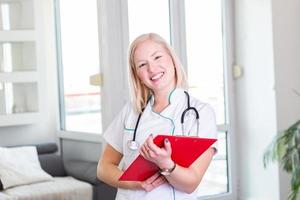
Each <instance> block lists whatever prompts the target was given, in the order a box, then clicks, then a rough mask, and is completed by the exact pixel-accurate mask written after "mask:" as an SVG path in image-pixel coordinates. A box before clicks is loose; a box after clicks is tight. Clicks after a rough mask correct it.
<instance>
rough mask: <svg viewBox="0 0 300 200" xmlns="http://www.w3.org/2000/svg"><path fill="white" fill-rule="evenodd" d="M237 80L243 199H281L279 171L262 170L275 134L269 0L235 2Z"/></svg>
mask: <svg viewBox="0 0 300 200" xmlns="http://www.w3.org/2000/svg"><path fill="white" fill-rule="evenodd" d="M235 35H236V42H235V43H236V47H235V48H236V49H235V51H236V62H237V63H238V64H239V65H241V66H242V67H243V70H244V75H243V76H242V77H241V78H240V79H238V80H236V81H235V90H236V91H235V92H236V104H237V105H236V111H237V113H236V120H237V121H236V126H237V127H236V133H237V135H238V138H237V141H238V144H237V151H238V152H237V153H238V159H237V165H238V166H237V168H238V169H239V172H238V175H237V177H238V180H239V183H238V185H239V188H238V196H239V199H256V200H270V199H272V200H276V199H279V183H278V182H279V178H278V166H277V165H273V166H271V167H269V168H268V169H264V167H263V162H262V158H263V152H264V150H265V149H266V146H267V145H268V143H269V142H270V141H271V140H272V138H273V137H274V136H275V135H276V130H277V127H276V104H275V91H274V81H275V80H274V63H273V60H274V57H273V56H274V55H273V33H272V13H271V1H270V0H250V1H249V0H237V1H236V4H235Z"/></svg>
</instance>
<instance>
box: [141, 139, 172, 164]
mask: <svg viewBox="0 0 300 200" xmlns="http://www.w3.org/2000/svg"><path fill="white" fill-rule="evenodd" d="M164 143H165V145H164V147H162V148H160V147H158V146H156V144H154V143H153V136H152V134H151V135H150V136H149V137H148V138H147V140H146V141H145V143H144V144H143V146H141V148H140V154H141V155H142V156H143V157H144V158H145V159H147V160H149V161H151V162H153V163H155V164H156V165H157V166H158V167H159V168H161V169H162V168H166V169H169V168H171V167H172V166H174V162H173V161H172V159H171V154H172V148H171V143H170V141H169V140H168V139H167V138H166V139H165V140H164Z"/></svg>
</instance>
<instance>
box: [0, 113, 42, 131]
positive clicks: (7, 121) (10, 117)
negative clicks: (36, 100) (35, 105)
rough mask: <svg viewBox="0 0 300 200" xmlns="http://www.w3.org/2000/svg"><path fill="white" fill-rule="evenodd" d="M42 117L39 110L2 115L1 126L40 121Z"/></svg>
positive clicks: (0, 116)
mask: <svg viewBox="0 0 300 200" xmlns="http://www.w3.org/2000/svg"><path fill="white" fill-rule="evenodd" d="M40 118H41V114H40V113H38V112H31V113H30V112H27V113H17V114H7V115H0V127H1V126H15V125H25V124H33V123H37V122H39V121H40Z"/></svg>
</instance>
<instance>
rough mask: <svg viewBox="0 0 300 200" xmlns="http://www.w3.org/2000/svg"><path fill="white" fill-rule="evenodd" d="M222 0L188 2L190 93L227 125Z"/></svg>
mask: <svg viewBox="0 0 300 200" xmlns="http://www.w3.org/2000/svg"><path fill="white" fill-rule="evenodd" d="M221 6H222V5H221V1H220V0H210V1H205V0H188V1H185V23H186V41H187V42H186V43H187V44H186V46H187V62H188V79H189V84H190V87H191V88H190V90H189V91H190V93H191V94H192V95H193V96H195V97H198V98H199V99H201V100H203V101H205V102H208V103H210V104H211V105H212V106H213V107H214V109H215V112H216V115H217V123H218V124H224V122H225V107H224V70H223V67H224V63H223V43H222V12H221Z"/></svg>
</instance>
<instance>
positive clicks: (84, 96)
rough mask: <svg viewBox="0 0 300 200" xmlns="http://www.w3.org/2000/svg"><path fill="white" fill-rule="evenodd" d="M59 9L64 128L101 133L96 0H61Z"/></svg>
mask: <svg viewBox="0 0 300 200" xmlns="http://www.w3.org/2000/svg"><path fill="white" fill-rule="evenodd" d="M59 8H60V9H59V13H60V15H59V16H60V19H59V21H60V27H59V31H60V41H61V43H60V46H61V49H59V51H60V56H61V66H60V70H61V72H62V73H61V79H62V80H60V82H61V83H62V84H61V85H60V87H61V89H62V91H63V96H62V97H61V103H62V105H63V106H62V107H61V118H62V119H61V121H62V129H63V130H67V131H76V132H89V133H101V132H102V123H101V95H100V93H101V88H100V84H99V77H100V74H99V73H100V66H99V49H98V22H97V0H88V1H86V0H84V1H83V0H78V1H71V0H60V1H59ZM93 75H96V76H93ZM91 76H93V77H91ZM97 76H98V77H97ZM97 79H98V83H97Z"/></svg>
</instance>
